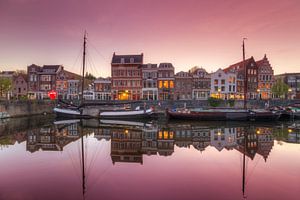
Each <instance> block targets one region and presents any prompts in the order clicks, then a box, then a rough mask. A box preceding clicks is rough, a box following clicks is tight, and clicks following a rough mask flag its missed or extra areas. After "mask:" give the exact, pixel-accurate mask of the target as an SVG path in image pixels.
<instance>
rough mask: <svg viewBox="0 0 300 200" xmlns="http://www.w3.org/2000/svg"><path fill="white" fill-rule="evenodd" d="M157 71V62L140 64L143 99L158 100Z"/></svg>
mask: <svg viewBox="0 0 300 200" xmlns="http://www.w3.org/2000/svg"><path fill="white" fill-rule="evenodd" d="M157 72H158V68H157V64H151V63H149V64H144V65H142V75H143V88H142V97H143V99H144V100H158V87H157Z"/></svg>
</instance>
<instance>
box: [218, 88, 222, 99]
mask: <svg viewBox="0 0 300 200" xmlns="http://www.w3.org/2000/svg"><path fill="white" fill-rule="evenodd" d="M218 93H219V99H220V98H221V88H218Z"/></svg>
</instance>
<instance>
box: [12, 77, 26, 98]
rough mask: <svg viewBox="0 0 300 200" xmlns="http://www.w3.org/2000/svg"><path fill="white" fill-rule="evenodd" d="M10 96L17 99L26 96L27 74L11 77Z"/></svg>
mask: <svg viewBox="0 0 300 200" xmlns="http://www.w3.org/2000/svg"><path fill="white" fill-rule="evenodd" d="M12 96H13V97H14V98H17V99H19V98H20V97H26V96H27V74H21V73H20V74H17V75H15V76H14V77H13V82H12Z"/></svg>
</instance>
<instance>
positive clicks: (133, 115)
mask: <svg viewBox="0 0 300 200" xmlns="http://www.w3.org/2000/svg"><path fill="white" fill-rule="evenodd" d="M53 111H54V113H55V114H56V116H57V117H58V118H68V119H70V118H71V119H78V118H84V119H87V118H100V119H144V118H150V117H151V115H152V114H153V110H152V109H148V110H129V111H103V112H100V113H99V115H97V116H92V115H83V114H82V113H81V112H80V111H79V110H73V109H67V108H54V109H53Z"/></svg>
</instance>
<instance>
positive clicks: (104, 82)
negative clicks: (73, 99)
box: [94, 78, 111, 101]
mask: <svg viewBox="0 0 300 200" xmlns="http://www.w3.org/2000/svg"><path fill="white" fill-rule="evenodd" d="M94 93H95V100H100V101H109V100H111V80H110V78H98V79H96V80H95V81H94Z"/></svg>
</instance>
